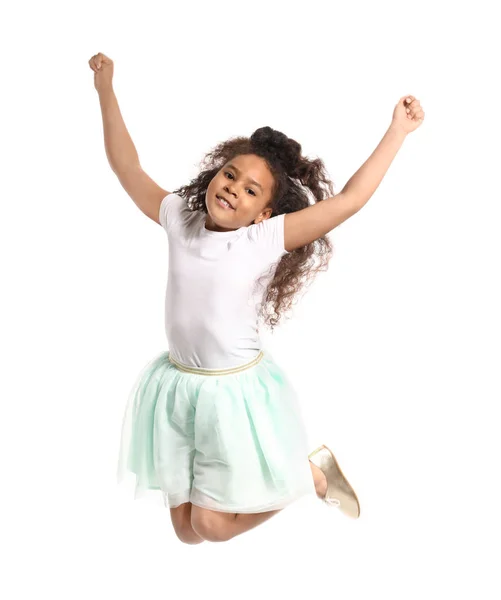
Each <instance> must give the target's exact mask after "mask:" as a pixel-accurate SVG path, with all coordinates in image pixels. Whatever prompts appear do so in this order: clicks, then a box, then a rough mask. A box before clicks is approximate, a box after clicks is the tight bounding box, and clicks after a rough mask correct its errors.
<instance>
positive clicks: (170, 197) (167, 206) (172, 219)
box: [158, 193, 186, 232]
mask: <svg viewBox="0 0 501 600" xmlns="http://www.w3.org/2000/svg"><path fill="white" fill-rule="evenodd" d="M185 205H186V201H185V199H184V198H183V197H182V196H179V195H178V194H175V193H171V194H167V196H165V198H164V199H163V200H162V202H161V203H160V212H159V215H158V220H159V221H160V225H161V226H162V227H163V228H164V229H165V231H167V232H169V229H170V228H171V227H172V226H173V225H175V224H178V223H179V221H180V215H181V210H182V209H183V207H185Z"/></svg>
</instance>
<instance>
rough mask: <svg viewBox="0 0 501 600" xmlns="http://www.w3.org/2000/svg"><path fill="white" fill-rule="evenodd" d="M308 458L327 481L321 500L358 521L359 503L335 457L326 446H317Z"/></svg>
mask: <svg viewBox="0 0 501 600" xmlns="http://www.w3.org/2000/svg"><path fill="white" fill-rule="evenodd" d="M308 458H309V459H310V460H311V462H312V463H313V464H314V465H316V466H317V467H318V468H319V469H321V470H322V472H323V473H324V475H325V477H326V479H327V493H326V494H325V496H324V497H323V498H321V500H322V501H323V502H325V503H326V504H328V505H330V506H337V507H338V508H339V510H340V511H341V512H342V513H344V514H345V515H346V516H348V517H352V518H353V519H358V517H359V516H360V503H359V502H358V498H357V495H356V494H355V491H354V490H353V488H352V487H351V485H350V484H349V483H348V481H347V479H346V477H345V476H344V475H343V472H342V471H341V469H340V468H339V465H338V463H337V460H336V457H335V456H334V454H333V453H332V451H331V450H329V448H327V446H324V445H322V446H319V447H318V448H317V449H316V450H314V451H313V452H312V453H311V454H310V455H309V456H308Z"/></svg>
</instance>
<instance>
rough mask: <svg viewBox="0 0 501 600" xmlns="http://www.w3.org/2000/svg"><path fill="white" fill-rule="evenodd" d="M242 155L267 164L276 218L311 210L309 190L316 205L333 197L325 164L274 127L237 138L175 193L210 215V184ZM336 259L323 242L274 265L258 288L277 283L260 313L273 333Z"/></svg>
mask: <svg viewBox="0 0 501 600" xmlns="http://www.w3.org/2000/svg"><path fill="white" fill-rule="evenodd" d="M242 154H255V155H257V156H260V157H261V158H263V159H264V160H265V161H266V163H267V166H268V168H269V169H270V172H271V174H272V176H273V179H274V185H273V190H272V195H271V201H270V203H269V205H268V206H269V207H271V208H272V214H273V215H275V216H277V215H280V214H282V213H291V212H295V211H298V210H301V209H303V208H306V207H307V206H309V205H310V204H311V203H310V201H309V198H308V193H307V190H310V192H311V194H312V195H313V198H314V201H315V202H318V201H320V200H324V199H325V198H326V197H328V196H333V195H334V189H333V183H332V181H330V179H329V178H328V177H327V173H326V169H325V165H324V163H323V161H322V160H321V159H320V158H315V159H312V160H311V159H309V158H307V157H305V156H302V155H301V145H300V144H299V143H298V142H296V141H295V140H293V139H291V138H289V137H287V136H286V135H285V134H283V133H282V132H280V131H277V130H275V129H272V128H271V127H261V128H259V129H256V131H254V133H253V134H252V135H251V137H250V138H248V137H243V136H238V137H233V138H230V139H228V140H227V141H224V142H221V143H219V144H218V145H217V146H216V147H215V148H213V149H212V150H211V151H210V152H208V153H207V154H206V155H205V156H204V158H203V159H202V160H201V162H200V165H199V167H200V168H201V172H200V173H199V175H198V176H197V177H196V178H195V179H193V180H192V181H191V183H189V184H188V185H185V186H182V187H180V188H178V189H177V190H175V191H174V193H176V194H179V195H180V196H182V197H183V198H185V200H186V201H187V204H188V207H189V208H190V209H191V210H193V211H202V212H205V213H206V214H207V212H208V211H207V206H206V204H205V194H206V191H207V188H208V187H209V184H210V182H211V180H212V179H213V177H214V176H215V175H216V174H217V173H218V172H219V170H220V169H221V168H222V167H223V166H224V165H225V164H226V163H227V162H229V161H230V160H232V159H233V158H235V157H236V156H238V155H242ZM305 188H307V189H305ZM331 257H332V244H331V242H330V240H329V239H328V238H327V237H325V236H323V237H321V238H318V239H317V240H315V241H313V242H311V243H310V244H307V245H306V246H303V247H302V248H297V249H296V250H293V251H292V252H290V253H288V254H285V255H283V256H282V258H281V259H280V261H279V262H278V264H276V263H275V264H273V265H272V266H271V267H270V270H269V271H267V273H265V274H264V275H263V276H262V277H260V278H259V280H258V282H257V283H259V282H261V281H262V280H263V278H264V279H265V280H267V281H269V278H271V277H273V278H272V279H271V281H269V283H268V286H267V289H266V290H265V293H264V294H263V300H262V303H261V306H260V310H259V317H260V318H262V319H263V323H264V324H265V325H267V326H268V327H270V329H271V330H273V328H274V327H275V326H276V325H277V324H278V323H279V321H280V319H281V317H282V315H283V313H284V312H288V311H289V309H290V308H291V305H292V303H293V300H294V299H295V298H296V296H297V295H298V293H299V292H300V291H301V290H302V288H306V287H307V285H308V284H309V283H310V282H311V281H312V279H313V277H314V276H315V275H316V274H317V273H318V272H319V271H325V270H327V267H328V263H329V260H330V258H331ZM316 261H318V264H317V265H316V266H315V262H316Z"/></svg>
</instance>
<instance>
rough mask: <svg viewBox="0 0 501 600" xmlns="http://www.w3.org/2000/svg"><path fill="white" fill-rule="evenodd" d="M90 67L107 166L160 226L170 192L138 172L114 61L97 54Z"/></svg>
mask: <svg viewBox="0 0 501 600" xmlns="http://www.w3.org/2000/svg"><path fill="white" fill-rule="evenodd" d="M89 66H90V68H91V69H92V70H93V71H94V86H95V88H96V90H97V92H98V94H99V103H100V105H101V112H102V117H103V132H104V145H105V150H106V156H107V158H108V162H109V163H110V166H111V168H112V170H113V172H114V173H115V175H116V176H117V177H118V179H119V181H120V183H121V184H122V187H123V188H124V189H125V191H126V192H127V193H128V194H129V196H130V197H131V198H132V200H133V201H134V202H135V204H136V205H137V207H138V208H139V209H140V210H141V211H142V212H143V213H144V214H145V215H146V216H147V217H149V218H150V219H152V220H153V221H155V223H158V224H159V225H160V221H159V211H160V204H161V202H162V200H163V199H164V198H165V196H167V195H168V194H170V192H167V191H166V190H164V189H163V188H161V187H160V186H159V185H158V184H157V183H155V182H154V181H153V179H151V177H149V175H148V174H147V173H145V172H144V171H143V169H142V168H141V165H140V163H139V156H138V154H137V151H136V148H135V146H134V143H133V142H132V139H131V137H130V135H129V132H128V131H127V127H126V126H125V123H124V120H123V118H122V114H121V113H120V108H119V106H118V101H117V98H116V96H115V92H114V90H113V84H112V79H113V61H112V60H111V59H110V58H108V57H107V56H105V55H104V54H101V53H99V54H96V55H94V56H93V57H92V58H91V59H90V60H89Z"/></svg>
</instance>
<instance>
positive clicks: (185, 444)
mask: <svg viewBox="0 0 501 600" xmlns="http://www.w3.org/2000/svg"><path fill="white" fill-rule="evenodd" d="M247 364H248V365H250V366H246V365H243V369H242V370H240V371H237V372H230V373H228V372H221V371H213V372H212V371H207V370H206V371H203V372H202V371H197V370H196V369H195V370H193V372H190V371H186V370H183V367H182V365H179V364H178V363H175V362H172V361H171V359H170V358H169V352H168V351H165V352H162V353H161V354H160V355H159V356H157V357H156V358H154V359H153V360H152V361H150V362H149V363H148V364H147V365H146V367H144V368H143V370H142V372H141V373H140V375H139V377H138V379H137V381H136V383H135V385H134V387H133V389H132V390H131V393H130V396H129V400H128V402H127V406H126V410H125V414H124V417H123V424H122V434H121V442H120V451H119V460H118V482H119V483H120V482H121V481H122V480H123V479H124V477H125V475H126V473H133V474H135V477H136V483H135V498H139V497H141V496H142V495H144V493H145V491H146V490H159V491H160V492H161V493H162V496H163V500H164V503H165V506H166V507H170V508H174V507H176V506H179V505H180V504H183V503H184V502H192V503H193V504H195V505H197V506H202V507H204V508H209V509H212V510H219V511H225V512H235V513H237V512H239V513H256V512H264V511H269V510H276V509H281V508H284V507H285V506H287V505H288V504H290V503H291V502H293V501H295V500H296V499H298V498H299V497H301V496H303V495H305V494H310V493H312V494H314V493H315V488H314V484H313V479H312V475H311V470H310V466H309V462H308V452H309V449H308V440H307V434H306V431H305V429H304V424H303V420H302V418H301V409H300V405H299V402H298V398H297V396H296V392H295V390H294V389H293V387H292V385H291V383H290V382H289V381H288V379H287V377H286V375H285V373H284V372H283V371H282V369H281V368H280V367H279V366H278V365H277V364H276V363H275V361H274V360H273V358H272V357H271V355H270V353H269V352H267V351H264V352H262V353H261V354H260V355H259V356H258V357H257V358H256V360H254V361H253V362H252V363H247Z"/></svg>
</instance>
